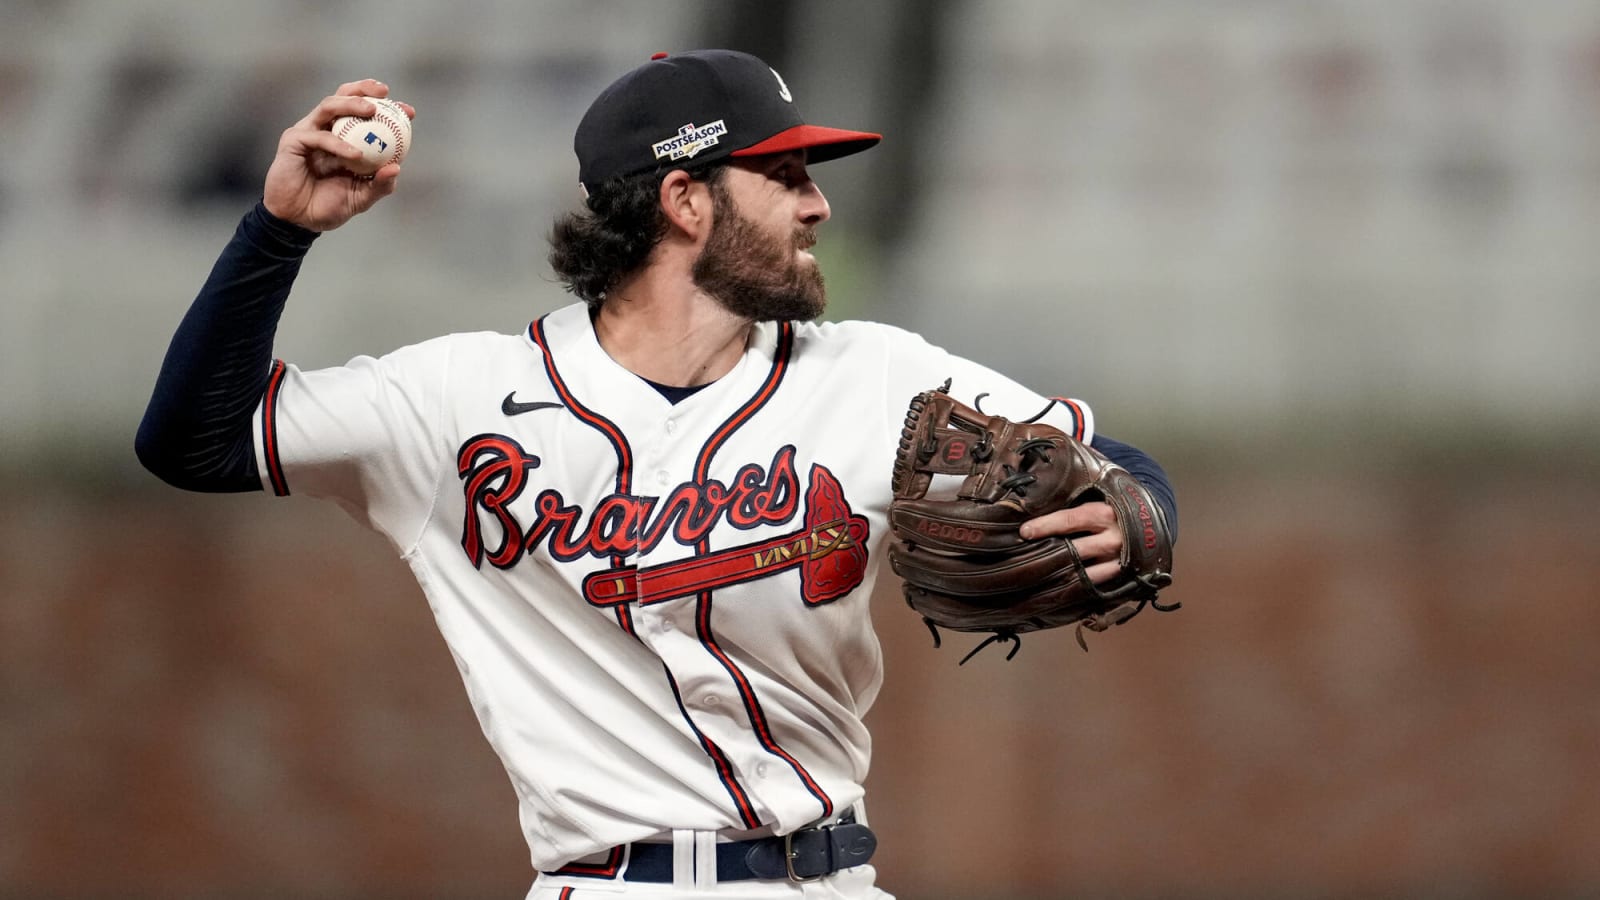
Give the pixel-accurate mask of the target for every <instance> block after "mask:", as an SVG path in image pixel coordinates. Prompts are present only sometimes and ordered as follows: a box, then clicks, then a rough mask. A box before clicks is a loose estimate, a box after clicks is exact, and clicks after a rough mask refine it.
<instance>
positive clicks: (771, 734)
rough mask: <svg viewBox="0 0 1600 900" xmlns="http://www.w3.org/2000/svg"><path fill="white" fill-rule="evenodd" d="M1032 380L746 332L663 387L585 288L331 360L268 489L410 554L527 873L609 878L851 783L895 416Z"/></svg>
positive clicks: (288, 382)
mask: <svg viewBox="0 0 1600 900" xmlns="http://www.w3.org/2000/svg"><path fill="white" fill-rule="evenodd" d="M946 379H952V380H953V386H952V388H951V393H952V394H953V395H955V396H957V397H959V398H962V399H963V400H964V401H965V402H968V403H971V402H972V401H973V399H974V398H975V397H976V396H977V395H979V394H987V395H988V396H987V397H985V398H984V399H983V401H982V404H983V408H984V409H985V410H988V411H990V412H993V413H996V414H999V415H1006V416H1010V417H1015V418H1027V417H1029V416H1032V415H1034V414H1036V413H1039V412H1040V411H1041V410H1044V409H1046V408H1047V407H1048V412H1047V413H1045V416H1044V420H1045V421H1049V422H1050V423H1051V424H1054V425H1056V426H1057V427H1060V428H1061V429H1062V430H1063V431H1065V432H1067V433H1068V434H1073V435H1075V436H1077V437H1078V438H1080V439H1082V440H1085V441H1087V440H1089V438H1090V437H1091V434H1092V429H1093V422H1092V418H1091V415H1090V412H1089V410H1088V408H1087V407H1086V406H1085V405H1084V404H1082V403H1079V402H1076V401H1072V400H1065V399H1055V400H1052V399H1051V398H1048V397H1044V396H1041V395H1038V394H1035V393H1033V392H1032V391H1030V390H1027V389H1026V388H1023V387H1021V386H1020V385H1018V384H1016V383H1015V382H1013V381H1012V380H1010V379H1008V378H1006V377H1004V376H1002V375H999V374H997V373H995V372H993V371H992V370H990V369H987V368H985V367H983V366H980V365H977V364H975V363H973V362H971V361H968V360H963V359H960V358H958V357H955V356H952V355H950V354H948V353H946V352H945V351H943V350H940V349H938V348H936V347H934V346H931V345H930V344H928V343H927V342H926V341H924V340H922V339H921V338H920V337H918V336H916V335H913V334H910V333H908V332H905V331H902V330H899V329H896V328H892V327H889V326H885V325H878V324H871V323H857V322H852V323H840V324H815V323H804V324H801V323H782V324H776V323H767V324H760V325H755V326H752V328H751V333H750V341H749V347H748V349H747V351H746V352H745V355H744V358H743V359H742V360H741V361H740V362H739V364H738V365H737V366H736V367H735V368H734V369H733V371H731V372H729V373H728V374H727V375H725V376H724V377H722V378H721V379H720V380H718V381H717V382H716V383H715V384H712V385H710V386H708V387H706V388H704V389H702V390H700V391H699V392H698V393H695V394H694V395H692V396H690V397H689V398H687V399H685V400H683V401H681V402H679V403H677V404H675V405H674V404H671V403H669V402H668V401H667V400H665V399H664V398H663V397H662V396H661V395H660V394H659V393H658V392H657V391H656V390H655V389H654V388H652V387H651V386H650V385H649V384H647V383H646V382H645V381H643V380H641V379H640V378H639V377H637V376H635V375H633V374H632V373H630V372H629V371H628V370H626V369H624V368H623V367H622V366H620V365H618V364H617V363H616V362H615V361H613V360H612V359H611V358H610V357H609V356H608V355H607V354H606V352H605V351H604V350H603V349H602V348H601V347H600V345H599V343H598V342H597V340H596V338H595V334H594V331H593V329H592V327H591V325H590V320H589V316H588V311H587V308H586V307H585V306H584V305H583V304H581V303H580V304H574V305H572V306H568V307H566V308H563V309H560V310H558V311H556V312H553V313H551V314H549V315H548V316H545V317H544V318H542V319H539V320H538V321H536V322H534V323H533V324H532V325H530V326H529V328H528V329H527V331H526V332H525V333H523V334H521V335H501V334H459V335H451V336H447V337H443V338H438V339H435V340H431V341H427V342H425V343H422V344H418V345H415V346H410V347H406V348H403V349H401V350H398V351H396V352H394V353H392V354H390V355H388V356H385V357H383V358H381V359H373V358H370V357H359V358H357V359H355V360H352V361H351V362H350V363H348V364H347V365H345V366H342V367H337V368H331V369H323V370H317V371H300V370H299V369H297V368H295V367H293V366H288V365H284V364H283V363H277V364H275V366H274V371H273V375H272V378H271V381H270V386H269V388H268V392H267V395H266V397H265V400H264V401H263V404H262V406H261V408H260V409H259V410H258V411H257V413H256V440H257V461H258V463H259V465H260V471H261V472H262V473H263V474H262V478H263V482H264V485H265V486H270V487H271V489H272V490H274V491H275V492H276V493H278V494H280V495H282V494H288V493H291V492H293V493H297V494H308V495H314V496H323V497H328V498H332V499H334V500H336V501H337V502H339V503H340V504H342V505H343V506H344V507H345V508H346V509H348V510H350V511H351V512H352V513H353V514H354V515H356V516H357V518H358V519H360V520H362V521H365V522H368V523H370V525H371V526H372V527H374V528H376V529H377V530H378V531H380V532H382V533H383V534H384V535H386V536H387V537H388V538H389V539H390V540H391V541H392V542H393V543H394V545H395V547H396V548H397V549H398V550H399V552H400V555H401V557H402V558H404V559H405V561H406V562H407V563H408V564H409V565H410V566H411V569H412V571H413V572H414V573H415V574H416V578H417V580H418V582H419V583H420V584H421V586H422V589H423V592H424V593H425V594H426V596H427V598H428V602H429V605H430V606H431V607H432V609H433V613H434V616H435V618H436V619H437V621H438V625H439V630H440V631H441V632H442V634H443V636H444V638H445V640H446V642H447V643H448V644H449V647H450V649H451V651H452V653H453V654H454V656H455V660H456V664H457V665H458V666H459V668H460V671H461V677H462V680H463V681H464V682H465V684H466V688H467V692H468V694H469V695H470V698H471V702H472V706H473V708H474V710H476V712H477V716H478V720H479V722H480V723H481V724H482V726H483V731H484V734H485V735H486V736H487V738H488V740H489V742H490V744H492V745H493V746H494V749H495V751H496V752H497V753H498V754H499V756H500V759H501V760H502V761H503V762H504V764H505V767H506V771H507V772H508V773H509V775H510V777H511V783H512V785H513V786H514V787H515V789H516V792H517V797H518V799H519V801H520V807H519V808H520V815H521V820H522V827H523V831H524V833H525V835H526V836H527V840H528V846H529V848H530V849H531V852H532V857H533V864H534V866H535V867H536V868H538V869H539V870H542V871H552V870H555V869H558V868H560V867H562V866H563V865H566V864H568V863H571V862H573V861H574V860H579V859H580V858H582V859H583V862H582V863H581V864H578V865H576V866H575V867H574V868H572V869H569V871H578V872H583V873H589V872H592V873H593V874H600V875H603V874H606V873H607V872H608V867H610V869H611V870H614V868H615V866H616V864H617V863H618V861H619V860H618V858H617V857H618V855H619V854H616V853H613V854H611V855H610V856H608V855H607V853H608V851H610V850H611V848H613V847H616V846H618V845H621V844H624V843H628V842H631V841H635V840H639V839H643V838H646V837H651V836H656V835H659V834H660V833H661V832H663V831H666V830H669V829H674V828H680V829H694V830H703V831H709V830H718V829H754V828H757V827H760V826H762V825H770V826H771V828H772V829H773V830H774V831H775V832H777V833H779V834H783V833H787V832H790V831H793V830H795V829H798V828H801V827H803V826H805V825H807V824H809V823H812V822H815V821H817V820H818V819H821V818H824V817H828V816H832V815H836V814H838V813H839V812H842V811H843V810H844V809H846V808H847V807H849V806H850V805H851V804H853V803H855V801H856V800H858V799H859V798H860V797H861V795H862V782H863V780H864V779H865V777H866V775H867V764H868V757H869V755H870V750H871V741H870V739H869V737H868V734H867V730H866V728H865V727H863V725H862V717H863V716H864V715H865V714H866V712H867V710H868V708H869V707H871V705H872V702H873V699H874V698H875V697H876V695H877V693H878V688H879V685H880V683H881V681H882V660H881V656H880V653H879V647H878V642H877V638H876V636H875V635H874V633H873V631H872V627H871V622H870V620H869V617H868V609H867V600H868V597H869V595H870V594H871V591H872V587H873V583H874V581H875V580H876V578H877V574H878V571H879V568H880V566H879V564H880V563H881V561H882V560H883V558H884V556H885V555H886V553H885V550H884V547H883V541H884V537H885V535H886V534H887V533H888V528H887V511H888V505H889V501H890V499H891V496H890V490H889V483H890V472H891V469H892V467H893V463H894V457H895V449H896V446H897V444H898V441H899V439H900V434H901V429H902V426H903V424H904V420H905V414H906V409H907V405H908V403H909V402H910V400H911V398H912V397H913V396H914V395H916V394H917V393H918V392H920V391H924V390H929V389H932V388H935V387H938V386H939V385H941V384H942V383H943V382H944V381H945V380H946Z"/></svg>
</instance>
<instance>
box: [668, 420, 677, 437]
mask: <svg viewBox="0 0 1600 900" xmlns="http://www.w3.org/2000/svg"><path fill="white" fill-rule="evenodd" d="M677 433H678V420H677V419H668V420H667V434H677Z"/></svg>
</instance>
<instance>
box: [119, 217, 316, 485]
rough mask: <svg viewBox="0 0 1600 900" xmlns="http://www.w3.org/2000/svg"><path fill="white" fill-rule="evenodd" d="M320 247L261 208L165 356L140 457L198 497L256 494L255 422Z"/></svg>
mask: <svg viewBox="0 0 1600 900" xmlns="http://www.w3.org/2000/svg"><path fill="white" fill-rule="evenodd" d="M316 238H317V232H314V231H308V230H306V229H304V228H300V227H299V226H297V225H293V224H291V223H288V222H285V221H283V220H281V219H278V218H276V217H275V216H273V215H272V214H271V213H269V212H267V210H266V207H265V206H263V205H262V204H260V203H257V204H256V206H255V208H254V209H252V210H251V211H250V212H249V213H247V214H246V215H245V217H244V218H243V219H242V220H241V221H240V222H239V227H238V229H237V230H235V231H234V235H233V239H232V240H231V241H229V242H228V245H227V246H226V247H225V248H223V251H222V254H221V256H219V257H218V258H217V262H216V264H215V265H214V266H213V267H212V269H211V276H210V277H209V278H207V279H206V283H205V285H204V286H203V287H202V288H201V289H200V293H199V295H198V296H197V297H195V300H194V303H193V304H192V305H191V306H190V307H189V312H188V313H187V314H186V315H185V316H184V317H183V321H182V323H180V324H179V325H178V330H177V332H176V333H175V334H174V335H173V337H172V343H171V345H170V346H169V347H168V348H167V356H166V359H165V360H164V361H163V362H162V364H161V373H160V374H159V375H158V376H157V377H156V385H155V390H154V391H153V392H152V394H151V397H150V404H149V406H147V407H146V408H145V413H144V420H143V421H142V422H140V423H139V434H138V437H137V438H136V439H135V441H134V450H135V452H136V453H137V454H138V456H139V461H140V462H141V463H143V464H144V467H145V468H146V469H149V470H150V471H151V472H153V473H155V474H156V475H157V476H158V477H159V478H161V480H163V481H165V482H167V483H168V484H171V485H174V486H176V487H180V488H184V489H185V490H191V491H206V492H214V493H226V492H239V491H258V490H261V479H260V476H259V474H258V473H257V471H256V459H255V445H254V442H253V441H252V439H251V435H250V419H251V416H252V414H253V413H254V412H255V408H256V404H258V403H259V402H260V401H261V397H262V395H263V394H265V393H266V389H267V378H268V376H269V374H270V367H271V364H272V339H273V336H274V335H275V334H276V332H277V328H278V319H279V317H280V316H281V315H282V314H283V306H284V303H285V302H286V301H287V300H288V298H289V289H290V287H291V286H293V284H294V279H295V276H296V275H298V274H299V272H300V263H301V262H302V261H303V260H304V259H305V255H306V252H307V251H308V250H310V249H311V244H312V242H313V241H314V240H316Z"/></svg>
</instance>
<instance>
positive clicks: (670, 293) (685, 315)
mask: <svg viewBox="0 0 1600 900" xmlns="http://www.w3.org/2000/svg"><path fill="white" fill-rule="evenodd" d="M647 287H648V286H647V285H645V284H639V283H635V284H632V285H629V286H627V287H624V288H623V289H621V290H619V291H616V292H614V296H612V297H609V298H607V300H606V302H605V304H604V305H603V306H602V307H601V308H600V313H599V314H598V315H597V316H595V319H594V331H595V337H596V338H597V339H598V340H599V341H600V346H601V348H602V349H604V350H605V351H606V353H607V354H608V355H610V357H611V358H612V359H614V360H616V361H617V363H618V364H619V365H621V366H622V367H623V368H625V369H627V370H628V371H630V372H632V373H634V374H635V375H638V376H639V377H641V378H645V379H648V380H650V381H654V382H656V383H657V384H665V385H670V386H673V387H692V386H694V385H700V384H709V383H711V382H713V381H716V380H717V379H719V378H721V377H722V376H724V375H726V374H728V373H729V372H731V371H733V367H734V366H736V365H738V364H739V360H740V359H741V358H742V357H743V356H744V351H745V346H746V343H747V342H748V340H749V335H750V322H749V320H747V319H744V318H741V317H739V316H736V315H734V314H733V313H731V312H729V311H728V310H727V309H726V308H725V307H723V306H722V304H720V303H718V302H716V301H715V300H714V299H712V298H710V297H708V296H706V295H705V294H703V293H701V292H700V291H698V290H695V289H692V288H691V289H689V290H683V289H679V290H647V289H646V288H647ZM657 287H660V286H659V285H658V286H657Z"/></svg>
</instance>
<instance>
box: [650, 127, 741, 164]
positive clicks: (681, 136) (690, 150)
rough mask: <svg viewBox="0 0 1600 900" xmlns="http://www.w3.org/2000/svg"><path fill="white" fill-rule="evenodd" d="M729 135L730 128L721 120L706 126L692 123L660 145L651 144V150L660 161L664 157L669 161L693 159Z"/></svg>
mask: <svg viewBox="0 0 1600 900" xmlns="http://www.w3.org/2000/svg"><path fill="white" fill-rule="evenodd" d="M727 133H728V126H726V125H724V124H722V120H721V119H718V120H716V121H715V122H710V123H707V124H705V125H695V124H694V123H692V122H691V123H689V124H688V125H685V126H683V127H682V128H679V129H678V133H677V134H676V135H673V136H672V137H669V138H667V139H666V140H664V141H661V142H659V143H655V144H651V145H650V149H651V150H654V151H655V153H656V159H660V158H661V157H663V156H665V157H667V158H668V159H683V158H684V157H691V158H692V157H693V156H694V155H695V154H696V153H699V152H700V151H701V150H704V149H706V148H707V147H710V146H714V145H715V144H716V143H717V141H718V140H719V139H720V138H721V137H722V136H723V135H725V134H727Z"/></svg>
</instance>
